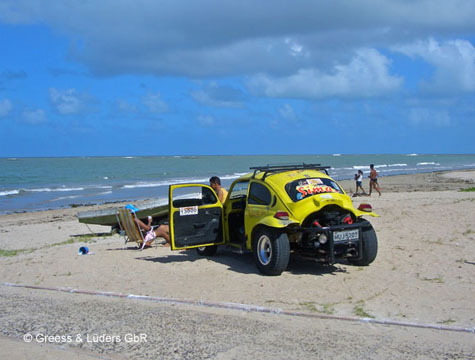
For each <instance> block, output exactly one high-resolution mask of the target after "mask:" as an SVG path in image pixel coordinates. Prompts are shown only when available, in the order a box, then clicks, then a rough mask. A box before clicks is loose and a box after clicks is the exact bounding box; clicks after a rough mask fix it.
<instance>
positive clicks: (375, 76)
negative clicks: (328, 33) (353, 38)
mask: <svg viewBox="0 0 475 360" xmlns="http://www.w3.org/2000/svg"><path fill="white" fill-rule="evenodd" d="M389 64H390V60H389V59H388V58H386V57H385V56H384V55H382V54H380V53H379V52H378V51H376V50H374V49H360V50H358V51H357V52H356V55H355V57H354V58H353V59H352V60H351V61H350V62H349V63H348V64H344V65H342V64H338V65H335V66H334V68H333V71H332V72H331V73H323V72H321V71H319V70H318V69H314V68H306V69H300V70H298V71H297V73H295V74H293V75H290V76H287V77H281V78H273V77H270V76H268V75H263V74H261V75H257V76H255V77H252V78H251V79H250V81H249V83H248V84H249V86H250V88H251V89H253V90H254V91H255V92H257V93H260V94H263V95H265V96H268V97H300V98H310V99H317V98H323V97H327V96H345V97H377V96H381V95H385V94H387V93H391V92H394V91H397V90H398V89H399V88H400V86H401V85H402V79H401V78H399V77H397V76H393V75H391V74H390V73H389Z"/></svg>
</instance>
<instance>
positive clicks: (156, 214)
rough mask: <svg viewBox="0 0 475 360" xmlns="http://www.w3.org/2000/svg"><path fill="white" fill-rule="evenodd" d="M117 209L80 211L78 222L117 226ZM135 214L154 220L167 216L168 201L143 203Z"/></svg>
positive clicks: (140, 217) (141, 217)
mask: <svg viewBox="0 0 475 360" xmlns="http://www.w3.org/2000/svg"><path fill="white" fill-rule="evenodd" d="M117 210H118V208H116V209H104V210H89V211H80V212H78V214H77V218H78V220H79V222H80V223H84V224H93V225H104V226H117V225H118V222H117V216H116V215H117ZM136 214H137V217H138V218H139V219H146V218H147V216H151V217H152V218H154V220H158V219H160V218H163V217H168V202H167V201H164V200H156V201H151V202H146V203H143V204H141V205H140V210H139V211H137V212H136Z"/></svg>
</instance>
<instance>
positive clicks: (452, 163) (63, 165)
mask: <svg viewBox="0 0 475 360" xmlns="http://www.w3.org/2000/svg"><path fill="white" fill-rule="evenodd" d="M294 163H300V164H301V163H319V164H322V165H328V166H331V169H330V170H329V173H330V175H331V176H332V177H334V178H335V179H336V180H345V179H352V178H353V176H354V174H355V173H356V172H357V171H358V170H359V169H361V170H363V172H364V173H365V177H366V176H367V175H368V173H369V165H370V164H374V165H375V168H376V169H377V171H378V172H379V175H380V176H389V175H397V174H411V173H422V172H433V171H443V170H459V169H462V170H464V169H475V154H468V155H429V154H399V155H395V154H391V155H387V154H384V155H345V154H333V155H236V156H144V157H140V156H139V157H132V156H131V157H129V156H125V157H57V158H0V213H3V214H4V213H12V212H24V211H35V210H44V209H58V208H62V207H71V206H75V205H86V204H101V203H107V202H115V201H135V200H145V199H157V198H166V197H167V196H168V195H167V194H168V185H170V184H174V183H188V182H199V183H208V179H209V178H210V177H211V176H213V175H216V176H219V177H220V178H221V180H222V184H223V185H224V186H225V187H229V185H230V184H231V182H232V181H233V180H234V179H236V178H238V177H239V176H240V175H242V174H245V173H247V172H249V171H250V170H249V167H251V166H259V165H267V164H294Z"/></svg>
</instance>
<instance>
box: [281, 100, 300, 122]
mask: <svg viewBox="0 0 475 360" xmlns="http://www.w3.org/2000/svg"><path fill="white" fill-rule="evenodd" d="M279 114H280V116H282V118H283V119H285V120H288V121H292V122H295V121H297V116H296V115H295V112H294V109H293V108H292V106H290V105H289V104H284V105H283V106H282V107H280V108H279Z"/></svg>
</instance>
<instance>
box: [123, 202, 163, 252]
mask: <svg viewBox="0 0 475 360" xmlns="http://www.w3.org/2000/svg"><path fill="white" fill-rule="evenodd" d="M126 208H127V209H129V210H130V211H131V212H132V216H133V217H134V221H135V223H136V224H137V226H138V227H139V229H140V231H143V232H144V233H145V237H144V247H145V246H150V245H151V244H152V242H153V241H154V240H155V239H156V238H157V237H162V238H164V239H165V241H166V245H167V246H169V244H170V228H169V226H168V225H166V224H162V225H159V226H158V227H157V228H155V229H153V228H152V217H151V216H149V217H148V219H147V220H148V223H147V224H145V223H144V222H143V221H142V220H140V219H139V218H138V217H137V215H136V214H135V212H136V211H138V210H139V209H138V208H136V207H135V206H134V205H132V204H128V205H127V206H126Z"/></svg>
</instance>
